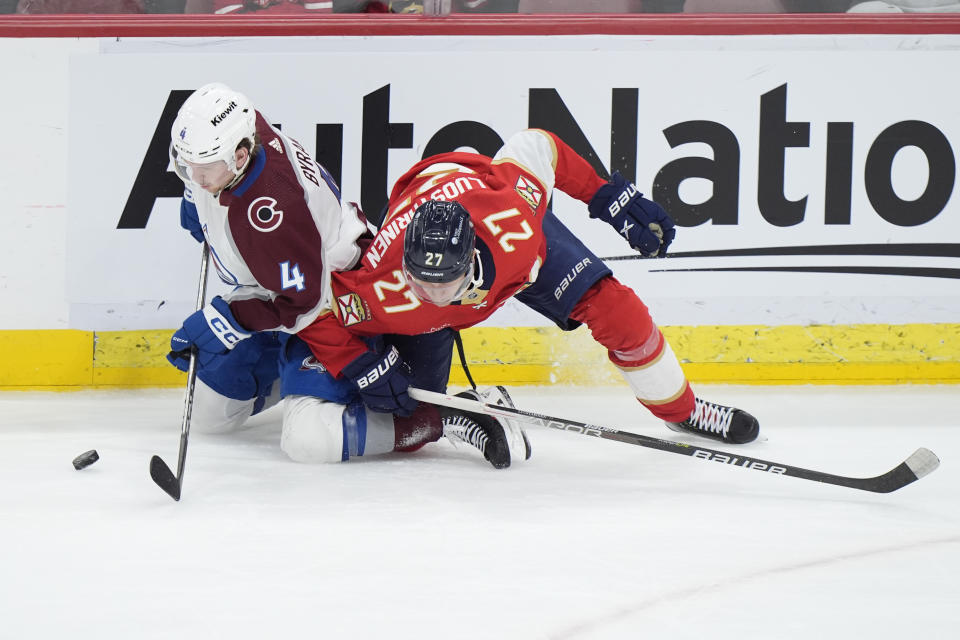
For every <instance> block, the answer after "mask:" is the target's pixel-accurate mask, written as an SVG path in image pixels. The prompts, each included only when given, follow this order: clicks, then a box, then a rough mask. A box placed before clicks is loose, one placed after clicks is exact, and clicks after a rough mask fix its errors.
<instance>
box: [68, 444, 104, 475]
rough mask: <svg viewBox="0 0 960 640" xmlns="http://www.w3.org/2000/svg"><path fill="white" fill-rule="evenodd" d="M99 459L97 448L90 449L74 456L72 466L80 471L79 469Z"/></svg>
mask: <svg viewBox="0 0 960 640" xmlns="http://www.w3.org/2000/svg"><path fill="white" fill-rule="evenodd" d="M99 459H100V456H99V454H97V450H96V449H91V450H90V451H87V452H86V453H81V454H80V455H78V456H77V457H76V458H74V459H73V468H74V469H76V470H77V471H80V469H86V468H87V467H89V466H90V465H92V464H93V463H94V462H96V461H97V460H99Z"/></svg>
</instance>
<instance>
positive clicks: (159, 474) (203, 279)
mask: <svg viewBox="0 0 960 640" xmlns="http://www.w3.org/2000/svg"><path fill="white" fill-rule="evenodd" d="M202 253H203V257H202V258H201V262H200V283H199V284H198V285H197V311H199V310H200V309H203V305H204V304H205V303H206V299H207V265H208V264H209V262H210V260H209V258H210V245H208V244H207V243H206V242H204V243H203V252H202ZM196 384H197V348H196V347H191V348H190V367H189V368H188V369H187V391H186V395H185V397H184V401H183V424H182V425H181V427H180V452H179V454H178V456H177V475H173V472H172V471H170V467H168V466H167V463H166V462H164V461H163V460H162V459H161V458H160V456H153V457H152V458H150V477H151V478H153V481H154V482H156V483H157V485H159V487H160V488H161V489H163V490H164V491H166V492H167V493H168V494H170V497H171V498H173V499H174V500H177V501H178V502H179V500H180V491H181V490H182V489H183V467H184V464H185V463H186V460H187V439H188V438H189V437H190V416H191V414H192V413H193V390H194V387H195V386H196Z"/></svg>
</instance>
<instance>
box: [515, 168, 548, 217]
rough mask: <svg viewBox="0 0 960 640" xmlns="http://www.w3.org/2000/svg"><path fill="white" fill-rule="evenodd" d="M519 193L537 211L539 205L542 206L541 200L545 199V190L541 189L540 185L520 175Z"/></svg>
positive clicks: (518, 181) (518, 180)
mask: <svg viewBox="0 0 960 640" xmlns="http://www.w3.org/2000/svg"><path fill="white" fill-rule="evenodd" d="M517 193H519V194H520V197H521V198H523V199H524V200H526V201H527V204H528V205H530V208H531V209H533V210H534V212H536V210H537V207H539V206H540V200H542V199H543V192H542V191H540V187H538V186H537V185H535V184H534V183H533V182H532V181H530V180H527V179H526V178H524V177H523V176H520V177H519V178H517Z"/></svg>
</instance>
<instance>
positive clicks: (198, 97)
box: [170, 82, 257, 179]
mask: <svg viewBox="0 0 960 640" xmlns="http://www.w3.org/2000/svg"><path fill="white" fill-rule="evenodd" d="M256 125H257V114H256V111H255V110H254V108H253V104H251V102H250V100H249V99H248V98H247V97H246V96H245V95H243V94H242V93H239V92H237V91H234V90H233V89H231V88H230V87H228V86H227V85H225V84H221V83H219V82H213V83H210V84H207V85H204V86H202V87H200V88H199V89H197V90H196V91H194V92H193V93H192V94H191V95H190V97H189V98H187V100H186V102H184V103H183V106H182V107H180V111H179V113H177V117H176V119H175V120H174V121H173V126H172V127H171V129H170V157H171V159H172V160H173V164H174V167H175V169H176V170H177V173H178V174H179V175H180V177H181V178H186V179H189V171H188V170H187V167H186V166H185V165H184V163H183V162H181V161H183V160H185V161H186V162H190V163H193V164H209V163H212V162H217V161H219V160H222V161H223V162H225V163H226V165H227V168H228V169H229V170H230V171H231V172H232V173H233V174H234V175H236V176H239V175H240V174H241V173H243V169H245V168H246V167H241V168H240V169H237V162H236V156H235V153H234V152H235V151H236V149H237V147H238V146H239V145H240V143H241V142H243V141H244V140H249V141H250V142H249V145H250V150H251V151H252V150H253V147H254V143H255V137H254V136H255V135H256Z"/></svg>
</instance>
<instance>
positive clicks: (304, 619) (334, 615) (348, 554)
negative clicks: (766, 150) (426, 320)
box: [0, 386, 960, 640]
mask: <svg viewBox="0 0 960 640" xmlns="http://www.w3.org/2000/svg"><path fill="white" fill-rule="evenodd" d="M698 391H699V393H700V394H701V395H702V396H703V397H705V398H707V399H710V400H714V401H718V402H723V403H728V404H737V405H738V406H741V407H742V408H744V409H747V410H749V411H751V412H753V413H754V414H755V415H757V416H758V418H760V421H761V425H762V429H763V433H765V434H766V436H767V437H768V438H769V440H768V441H766V442H762V443H755V444H753V445H747V446H746V447H742V448H740V449H739V450H741V451H743V452H744V453H749V454H750V455H752V456H756V457H760V458H764V459H767V460H771V461H775V462H785V463H788V464H792V465H797V466H804V467H808V468H812V469H817V470H821V471H829V472H834V473H839V474H843V475H857V476H872V475H876V474H879V473H882V472H884V471H887V470H888V469H890V468H892V467H894V466H895V465H896V464H898V463H900V462H901V461H903V460H904V459H905V458H906V457H907V456H908V455H909V454H910V453H911V452H913V451H914V450H915V449H916V448H917V447H920V446H925V447H928V448H930V449H932V450H933V451H934V452H936V453H937V454H938V455H939V456H940V458H941V460H942V465H941V467H940V468H939V469H937V470H936V471H935V472H934V473H932V474H931V475H930V476H929V477H926V478H923V479H921V480H920V481H918V482H916V483H915V484H912V485H910V486H908V487H906V488H904V489H901V490H900V491H897V492H895V493H892V494H888V495H879V494H871V493H866V492H861V491H856V490H853V489H847V488H843V487H834V486H829V485H822V484H819V483H815V482H810V481H805V480H798V479H794V478H784V477H774V476H770V475H765V474H761V473H757V472H753V471H748V470H744V469H739V468H731V467H729V466H724V465H720V464H710V463H708V462H702V461H698V460H694V459H692V458H689V457H685V456H678V455H674V454H670V453H663V452H659V451H654V450H651V449H645V448H642V447H637V446H631V445H628V444H623V443H619V442H612V441H606V440H599V439H595V438H589V437H585V436H580V435H575V434H567V433H561V432H557V431H546V430H543V429H541V428H537V427H531V428H530V430H529V431H528V435H529V437H530V440H531V443H532V445H533V458H532V459H531V460H530V461H529V462H527V463H525V464H522V465H516V466H514V467H513V468H511V469H508V470H505V471H496V470H494V469H493V468H491V467H490V466H489V465H488V464H487V463H486V462H484V461H483V460H482V459H481V458H480V456H479V454H478V453H477V452H476V451H475V450H473V449H472V448H465V447H460V448H454V447H453V446H452V445H450V444H449V443H448V442H446V441H442V442H440V443H437V444H433V445H430V446H428V447H426V448H425V449H423V450H421V451H420V452H418V453H416V454H412V455H390V456H386V457H382V458H372V459H369V460H359V461H351V462H349V463H347V464H342V465H328V466H308V465H299V464H295V463H292V462H289V461H288V460H287V459H286V458H285V457H284V456H283V454H282V453H281V452H280V450H279V447H278V440H279V426H278V425H277V424H276V423H275V422H273V421H274V420H275V419H276V416H275V415H270V414H269V413H268V414H267V415H265V416H261V417H258V418H256V419H255V422H256V426H255V427H254V428H252V429H250V430H248V431H245V432H244V433H242V434H239V435H234V436H220V437H216V436H204V435H202V434H199V433H194V434H192V435H191V439H190V448H189V453H188V455H187V465H186V474H185V482H184V490H183V499H182V501H181V502H179V503H177V502H174V501H173V500H171V499H170V498H169V497H168V496H167V495H166V494H165V493H164V492H163V491H162V490H160V488H159V487H157V486H156V485H155V484H154V483H153V482H152V481H151V479H150V476H149V474H148V463H149V459H150V456H151V455H153V454H159V455H161V456H162V457H163V458H164V459H165V460H166V461H167V463H168V464H170V465H175V464H176V457H177V445H178V440H179V431H180V412H181V410H182V392H181V391H174V390H162V391H161V390H154V391H124V392H81V393H61V394H41V393H9V392H8V393H4V394H0V451H2V452H3V462H2V465H0V486H2V487H3V489H2V491H0V638H3V639H11V640H21V639H33V638H56V639H58V640H59V639H62V638H71V639H76V638H97V639H99V640H103V639H114V638H117V639H121V638H122V639H124V640H132V639H141V638H204V639H210V638H231V639H233V638H239V639H243V638H258V639H263V638H271V639H272V638H417V639H423V638H457V639H459V638H485V639H490V638H495V639H497V640H499V639H503V638H508V639H512V638H522V639H531V638H551V639H560V638H571V639H573V638H577V639H580V638H587V639H594V638H641V637H643V638H657V639H663V638H670V639H678V638H681V639H682V638H690V639H697V640H703V639H707V640H717V639H722V638H737V639H738V640H739V639H744V638H791V639H792V638H796V639H799V638H804V639H807V638H811V637H815V638H827V639H831V638H869V639H870V640H877V639H886V638H889V639H897V640H900V639H901V638H904V637H923V638H927V639H929V638H957V637H960V625H958V621H960V614H958V613H957V603H960V579H958V577H957V576H958V575H960V473H958V471H957V466H956V464H955V461H956V460H957V459H958V458H960V414H958V411H957V401H958V399H960V389H958V388H957V387H951V386H930V387H925V386H904V387H878V388H861V387H827V388H824V387H792V388H783V387H759V388H758V387H752V388H745V387H721V386H717V387H706V386H703V387H699V388H698ZM512 392H513V395H514V399H515V400H516V402H517V405H518V406H519V407H521V408H525V409H529V410H532V411H542V412H544V413H547V414H551V415H556V416H561V417H567V418H573V419H579V420H584V421H590V422H595V423H599V424H607V425H610V426H615V427H617V428H621V429H627V430H633V431H637V432H640V433H645V434H648V435H653V436H656V437H661V438H665V439H678V440H682V439H683V437H682V436H681V434H674V433H672V432H670V431H667V430H666V429H665V428H664V427H663V426H661V425H660V424H658V423H657V421H656V420H654V419H653V418H652V417H650V416H649V415H648V414H646V413H645V411H644V410H643V409H642V408H641V407H640V406H639V405H637V404H636V402H635V401H634V400H632V399H631V398H630V395H629V393H628V392H627V391H626V389H625V388H618V389H611V390H599V391H594V390H589V391H584V390H579V389H568V388H567V389H553V388H543V389H540V388H516V389H514V390H512ZM689 441H690V442H694V441H693V440H689ZM709 446H711V447H714V448H720V449H724V448H727V447H725V446H724V445H719V444H711V445H709ZM94 448H95V449H97V451H98V452H99V454H100V458H101V459H100V461H99V462H97V463H96V464H95V465H93V466H91V467H89V468H87V469H84V470H82V471H75V470H74V469H73V466H72V465H71V460H72V459H73V458H74V456H76V455H78V454H79V453H82V452H83V451H86V450H88V449H94ZM734 448H736V447H734Z"/></svg>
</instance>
